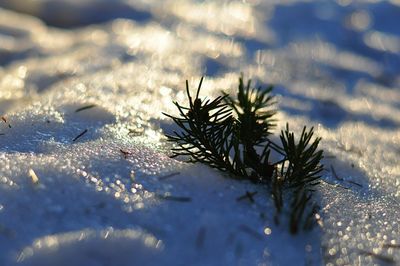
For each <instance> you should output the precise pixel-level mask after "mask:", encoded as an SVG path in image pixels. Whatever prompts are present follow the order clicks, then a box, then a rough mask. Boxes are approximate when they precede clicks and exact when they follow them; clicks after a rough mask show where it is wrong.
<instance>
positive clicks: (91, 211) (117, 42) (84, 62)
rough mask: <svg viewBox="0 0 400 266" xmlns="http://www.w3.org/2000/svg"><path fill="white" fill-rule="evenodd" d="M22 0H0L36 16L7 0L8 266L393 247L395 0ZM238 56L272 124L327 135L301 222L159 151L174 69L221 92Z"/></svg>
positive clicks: (353, 256)
mask: <svg viewBox="0 0 400 266" xmlns="http://www.w3.org/2000/svg"><path fill="white" fill-rule="evenodd" d="M23 2H24V4H22V2H21V1H14V0H13V1H7V0H1V1H0V5H1V6H3V7H6V8H9V9H14V10H16V11H18V12H24V13H28V14H30V15H32V16H27V15H22V14H21V13H16V12H14V11H10V10H6V9H0V64H1V65H0V114H1V115H2V116H3V118H4V120H1V121H0V163H1V169H0V250H1V252H0V264H1V265H20V264H21V265H55V264H57V265H136V264H137V265H143V264H154V265H155V264H163V265H176V264H179V265H180V264H181V265H188V264H190V265H254V264H257V265H269V264H271V265H298V264H299V263H300V264H303V263H304V264H331V265H334V264H335V265H344V264H357V263H358V264H362V265H367V264H373V263H385V262H387V263H391V262H395V263H399V261H400V252H399V250H398V245H399V241H400V235H399V232H400V228H399V226H398V224H399V222H400V221H399V220H400V215H399V212H400V207H399V204H398V203H399V199H400V181H399V180H400V176H399V170H400V169H399V164H398V154H399V148H398V147H399V143H400V134H399V125H400V115H399V105H398V103H399V100H400V92H399V84H400V78H399V76H398V73H397V72H396V70H397V69H398V68H399V67H400V60H399V58H400V57H399V56H398V53H397V52H398V49H397V48H398V47H399V37H398V36H399V35H400V32H399V31H398V29H397V28H396V27H393V25H392V24H393V23H391V21H392V20H393V19H394V18H395V17H398V16H399V15H400V8H399V7H398V6H396V5H395V3H394V2H393V3H389V2H379V1H375V2H374V3H363V4H357V5H356V4H347V2H346V1H338V2H337V3H336V2H333V1H332V2H328V3H322V2H292V1H286V2H285V3H280V4H275V3H272V2H269V3H266V2H262V1H247V2H249V3H243V2H239V1H238V2H229V3H228V2H221V3H219V2H213V1H205V2H195V1H165V3H164V2H163V3H164V4H160V3H158V1H113V2H110V1H65V0H64V1H57V3H56V1H45V0H42V1H23ZM50 3H51V5H50ZM111 3H112V4H111ZM111 6H112V7H113V10H114V11H115V12H114V11H113V12H110V13H108V15H107V14H105V12H102V10H103V11H104V8H105V9H107V8H109V7H111ZM50 7H51V9H50V11H48V10H47V9H45V8H50ZM66 8H67V9H66ZM125 9H126V10H127V11H126V12H123V11H122V10H125ZM46 10H47V11H46ZM65 10H73V14H74V16H67V17H61V16H58V15H57V14H61V13H63V14H65V13H67V12H65ZM45 11H46V12H45ZM71 14H72V13H71ZM33 16H35V17H37V18H34V17H33ZM116 17H119V18H120V19H115V18H116ZM121 17H122V18H123V19H121ZM294 17H296V21H293V18H294ZM382 17H385V18H387V19H388V23H386V24H385V23H384V22H382V21H381V20H380V18H382ZM66 19H67V20H66ZM98 22H102V23H101V24H95V23H98ZM45 23H47V24H49V25H46V24H45ZM92 24H93V25H92ZM51 25H53V26H62V28H55V27H52V26H51ZM82 25H85V26H84V27H81V26H82ZM77 26H80V27H77ZM71 27H72V28H71ZM66 28H68V29H66ZM241 71H243V72H244V74H245V75H246V76H251V77H254V78H256V79H258V80H259V81H260V82H262V83H267V84H269V83H273V84H276V85H277V86H276V89H275V93H276V94H278V98H279V100H280V110H281V111H280V113H279V119H280V121H281V124H280V125H279V127H281V126H282V125H283V124H284V123H285V122H286V121H289V122H290V124H291V128H293V129H296V130H297V129H301V128H302V126H303V125H315V126H316V127H317V133H318V135H319V136H321V137H322V138H323V142H322V148H324V150H325V152H326V155H327V158H326V159H325V162H324V163H325V165H326V172H324V176H323V182H322V184H321V186H320V187H319V189H318V197H319V202H320V206H321V212H320V214H321V216H322V224H321V226H320V227H318V228H315V230H313V231H312V232H308V233H301V234H299V235H297V236H291V235H290V234H289V233H288V230H287V228H286V227H285V224H284V222H283V224H281V225H276V224H275V223H274V219H273V218H274V207H273V203H272V202H271V199H270V196H269V195H268V193H266V190H265V188H262V187H259V186H256V185H254V184H250V183H246V182H237V181H234V180H231V179H229V178H227V176H225V175H224V174H222V173H219V172H218V171H215V170H212V169H209V168H208V167H206V166H202V165H187V164H185V163H182V162H179V161H177V160H173V159H170V158H169V157H168V154H169V144H168V143H166V142H165V138H164V137H163V131H171V130H173V129H174V125H172V124H171V121H168V120H167V119H165V117H163V116H162V114H161V112H168V113H174V112H176V110H174V106H173V105H172V104H171V102H172V100H177V101H185V100H186V99H185V93H184V90H183V86H184V80H185V79H189V82H190V84H192V85H193V86H196V85H197V82H198V80H199V78H200V76H201V75H203V74H207V76H208V77H207V79H206V81H205V83H204V90H203V91H202V94H203V95H207V96H215V95H218V94H219V92H220V90H221V89H225V90H228V91H233V90H234V88H235V86H236V82H237V78H238V73H240V72H241ZM246 191H250V192H257V194H256V195H255V203H251V202H250V201H248V200H237V199H238V198H239V197H240V196H242V195H244V194H245V193H246Z"/></svg>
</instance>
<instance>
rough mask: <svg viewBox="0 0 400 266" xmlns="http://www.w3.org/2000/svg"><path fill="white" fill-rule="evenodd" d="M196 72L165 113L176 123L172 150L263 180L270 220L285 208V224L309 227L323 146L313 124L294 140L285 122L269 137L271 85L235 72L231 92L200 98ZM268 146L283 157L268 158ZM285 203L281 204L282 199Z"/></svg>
mask: <svg viewBox="0 0 400 266" xmlns="http://www.w3.org/2000/svg"><path fill="white" fill-rule="evenodd" d="M202 82H203V78H201V80H200V83H199V86H198V88H197V91H196V97H195V98H194V100H193V98H192V96H191V94H190V89H189V84H188V81H186V93H187V97H188V101H189V106H182V105H180V104H179V103H177V102H174V104H175V106H176V107H177V109H178V111H179V116H172V115H169V114H165V115H166V116H167V117H169V118H171V119H172V120H173V121H174V122H175V123H176V124H177V125H178V126H179V128H180V131H179V132H176V131H174V134H173V135H167V138H168V140H169V141H172V142H174V143H175V144H176V146H175V147H173V148H172V152H173V155H172V157H176V156H180V155H183V156H186V157H188V158H189V160H188V161H189V162H202V163H205V164H208V165H209V166H211V167H214V168H217V169H219V170H221V171H226V172H229V173H231V174H232V175H233V176H234V177H235V178H239V179H248V180H251V181H253V182H257V183H262V184H267V185H268V187H269V188H270V192H271V195H272V198H273V200H274V204H275V208H276V217H275V218H276V222H279V215H280V214H281V213H282V212H283V211H284V210H288V212H289V228H290V231H291V232H292V233H293V234H294V233H296V232H297V231H298V230H299V228H300V227H301V228H302V229H309V228H310V227H311V226H312V224H313V221H314V219H313V217H314V216H315V213H316V211H317V209H318V206H317V205H316V204H315V203H314V202H313V199H312V197H313V192H314V187H315V186H316V185H317V184H318V183H319V182H318V181H319V179H320V173H321V171H322V170H323V166H322V165H321V164H320V162H321V160H322V158H323V151H322V150H318V145H319V142H320V140H321V139H320V138H314V139H313V135H314V129H313V128H311V129H310V130H308V131H307V128H306V127H304V128H303V131H302V133H301V135H300V138H299V140H298V141H297V142H296V140H295V136H294V133H293V132H290V130H289V125H288V124H287V125H286V129H285V130H284V131H281V134H280V142H281V143H280V144H276V143H275V142H273V141H272V140H271V139H270V135H271V134H272V132H271V131H272V129H274V127H275V126H276V120H275V119H274V115H275V114H276V110H275V108H274V106H275V99H274V96H272V95H271V92H272V86H270V87H268V88H266V89H265V90H262V89H261V88H260V87H258V88H257V89H256V88H253V87H252V86H251V80H249V81H248V82H247V83H245V82H244V80H243V77H242V76H241V77H240V78H239V85H238V91H237V95H236V98H233V97H231V96H230V95H228V94H226V93H223V95H222V96H219V97H217V98H215V99H214V100H210V99H207V98H206V99H200V98H199V93H200V89H201V85H202ZM271 152H274V153H277V154H280V155H281V156H282V157H283V159H281V160H280V161H278V162H273V163H272V162H270V154H271ZM285 203H286V204H285Z"/></svg>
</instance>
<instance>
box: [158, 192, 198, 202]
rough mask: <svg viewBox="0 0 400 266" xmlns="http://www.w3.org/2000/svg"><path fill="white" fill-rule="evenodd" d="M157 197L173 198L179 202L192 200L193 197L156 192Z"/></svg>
mask: <svg viewBox="0 0 400 266" xmlns="http://www.w3.org/2000/svg"><path fill="white" fill-rule="evenodd" d="M155 197H156V198H159V199H163V200H172V201H178V202H190V201H192V198H190V197H181V196H171V195H162V194H155Z"/></svg>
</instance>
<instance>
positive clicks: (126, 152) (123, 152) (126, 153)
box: [119, 149, 132, 159]
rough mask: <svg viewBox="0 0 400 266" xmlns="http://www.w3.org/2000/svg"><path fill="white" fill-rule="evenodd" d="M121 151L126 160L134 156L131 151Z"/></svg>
mask: <svg viewBox="0 0 400 266" xmlns="http://www.w3.org/2000/svg"><path fill="white" fill-rule="evenodd" d="M119 151H120V152H121V153H122V154H123V155H124V158H125V159H127V158H128V156H129V155H131V154H132V153H131V152H130V151H124V150H123V149H119Z"/></svg>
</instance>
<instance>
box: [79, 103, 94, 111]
mask: <svg viewBox="0 0 400 266" xmlns="http://www.w3.org/2000/svg"><path fill="white" fill-rule="evenodd" d="M93 107H96V105H95V104H90V105H86V106H83V107H81V108H78V109H76V110H75V113H78V112H81V111H83V110H87V109H91V108H93Z"/></svg>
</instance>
